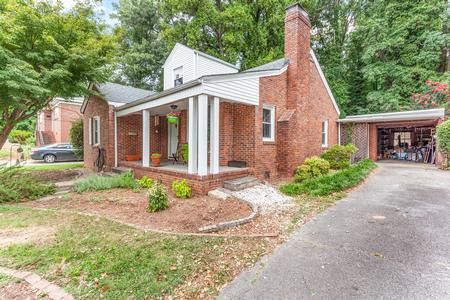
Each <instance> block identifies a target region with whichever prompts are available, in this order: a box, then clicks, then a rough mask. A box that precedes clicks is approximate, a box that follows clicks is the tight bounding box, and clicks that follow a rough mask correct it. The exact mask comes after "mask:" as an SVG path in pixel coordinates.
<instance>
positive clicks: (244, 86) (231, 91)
mask: <svg viewBox="0 0 450 300" xmlns="http://www.w3.org/2000/svg"><path fill="white" fill-rule="evenodd" d="M203 92H204V93H206V94H208V95H212V96H217V97H220V98H223V99H228V100H235V101H240V102H242V103H247V104H253V105H258V104H259V78H257V77H253V78H246V79H236V80H230V81H221V82H208V83H203Z"/></svg>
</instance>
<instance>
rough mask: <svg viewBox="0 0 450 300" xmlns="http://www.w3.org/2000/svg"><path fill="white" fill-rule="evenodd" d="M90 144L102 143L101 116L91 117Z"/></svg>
mask: <svg viewBox="0 0 450 300" xmlns="http://www.w3.org/2000/svg"><path fill="white" fill-rule="evenodd" d="M89 144H90V145H94V146H97V145H100V117H99V116H96V117H92V118H89Z"/></svg>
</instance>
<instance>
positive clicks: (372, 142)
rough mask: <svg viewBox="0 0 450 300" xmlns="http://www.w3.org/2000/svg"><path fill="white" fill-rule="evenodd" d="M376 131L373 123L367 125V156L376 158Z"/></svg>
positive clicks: (372, 158)
mask: <svg viewBox="0 0 450 300" xmlns="http://www.w3.org/2000/svg"><path fill="white" fill-rule="evenodd" d="M377 144H378V132H377V126H376V125H375V124H370V125H369V158H370V159H371V160H377Z"/></svg>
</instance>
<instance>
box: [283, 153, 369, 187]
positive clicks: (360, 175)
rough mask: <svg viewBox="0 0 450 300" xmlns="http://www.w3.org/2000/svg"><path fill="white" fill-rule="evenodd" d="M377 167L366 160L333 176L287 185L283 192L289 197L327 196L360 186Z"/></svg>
mask: <svg viewBox="0 0 450 300" xmlns="http://www.w3.org/2000/svg"><path fill="white" fill-rule="evenodd" d="M376 166H377V165H376V164H375V163H374V162H373V161H371V160H370V159H364V160H362V161H360V162H359V163H357V164H356V165H354V166H351V167H349V168H347V169H344V170H339V171H337V172H335V173H332V174H328V175H325V176H322V177H318V178H311V179H307V180H305V181H304V182H302V183H289V184H285V185H283V186H282V187H281V191H282V192H283V193H285V194H288V195H299V194H302V193H308V194H310V195H312V196H327V195H330V194H332V193H336V192H341V191H344V190H346V189H349V188H351V187H354V186H355V185H357V184H359V183H360V182H361V181H363V180H364V178H366V177H367V175H369V173H370V172H371V171H372V170H373V169H375V168H376Z"/></svg>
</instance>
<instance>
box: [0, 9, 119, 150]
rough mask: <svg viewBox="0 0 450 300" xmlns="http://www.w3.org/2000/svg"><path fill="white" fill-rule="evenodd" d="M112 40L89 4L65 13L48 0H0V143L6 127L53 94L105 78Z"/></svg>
mask: <svg viewBox="0 0 450 300" xmlns="http://www.w3.org/2000/svg"><path fill="white" fill-rule="evenodd" d="M111 50H112V43H111V40H110V38H109V37H108V36H106V35H103V34H102V26H101V24H99V23H98V20H97V19H96V18H95V16H94V13H93V10H92V7H91V6H89V4H86V3H80V4H78V5H77V6H75V8H74V9H73V10H71V11H70V12H64V11H63V8H62V6H61V4H56V5H55V4H54V3H52V2H49V1H33V0H27V1H7V2H2V4H1V5H0V114H1V116H2V118H1V119H0V147H1V146H3V144H4V142H5V140H6V138H7V136H8V134H9V132H10V131H11V130H12V129H13V128H14V126H15V125H16V124H17V123H18V122H20V121H23V120H26V119H28V118H30V117H31V116H34V115H35V114H36V113H37V112H38V111H39V110H41V109H42V108H44V107H45V106H47V105H48V104H49V102H50V101H51V99H52V98H53V97H55V96H61V97H73V96H80V95H86V94H87V93H88V84H89V82H92V81H103V80H105V79H106V78H107V75H108V74H107V73H106V68H105V66H106V65H107V63H108V58H109V57H110V52H111Z"/></svg>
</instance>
